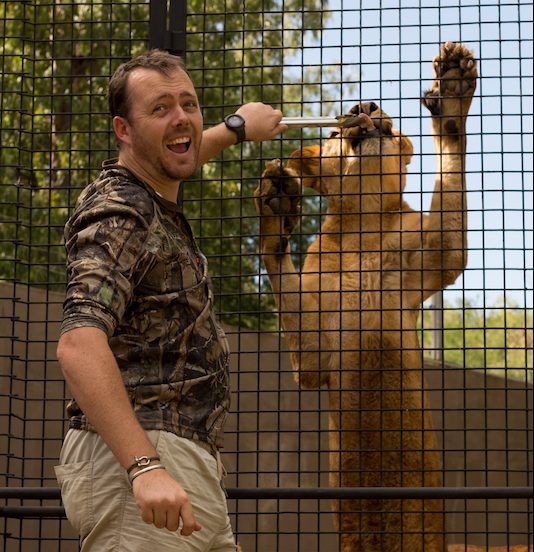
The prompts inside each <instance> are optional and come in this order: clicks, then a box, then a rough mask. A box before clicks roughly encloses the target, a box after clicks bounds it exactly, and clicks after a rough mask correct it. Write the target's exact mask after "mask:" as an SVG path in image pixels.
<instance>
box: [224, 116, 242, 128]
mask: <svg viewBox="0 0 534 552" xmlns="http://www.w3.org/2000/svg"><path fill="white" fill-rule="evenodd" d="M226 123H227V124H228V125H229V126H231V127H233V128H239V127H240V126H243V119H242V118H241V117H240V116H239V115H230V116H229V117H227V119H226Z"/></svg>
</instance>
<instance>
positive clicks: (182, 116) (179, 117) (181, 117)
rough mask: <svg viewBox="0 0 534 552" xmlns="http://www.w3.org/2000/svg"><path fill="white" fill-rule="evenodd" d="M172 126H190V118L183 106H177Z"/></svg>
mask: <svg viewBox="0 0 534 552" xmlns="http://www.w3.org/2000/svg"><path fill="white" fill-rule="evenodd" d="M172 124H173V125H174V126H186V125H189V117H188V115H187V113H186V111H185V110H184V109H183V108H182V106H180V105H177V106H176V107H175V108H174V109H173V112H172Z"/></svg>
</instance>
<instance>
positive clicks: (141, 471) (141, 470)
mask: <svg viewBox="0 0 534 552" xmlns="http://www.w3.org/2000/svg"><path fill="white" fill-rule="evenodd" d="M164 469H165V466H164V465H163V464H154V465H153V466H147V467H146V468H141V469H140V470H138V471H136V472H135V473H134V474H133V475H131V476H130V483H132V481H133V480H134V479H135V478H136V477H139V476H140V475H143V474H144V473H146V472H149V471H152V470H164Z"/></svg>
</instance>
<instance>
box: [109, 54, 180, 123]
mask: <svg viewBox="0 0 534 552" xmlns="http://www.w3.org/2000/svg"><path fill="white" fill-rule="evenodd" d="M140 67H142V68H145V69H153V70H154V71H158V72H159V73H161V74H163V75H166V76H167V77H168V76H170V75H171V74H172V73H173V72H174V71H176V70H178V69H180V70H182V71H185V72H186V73H187V69H186V66H185V62H184V60H183V59H182V58H181V57H179V56H175V55H173V54H169V52H166V51H164V50H157V49H154V50H149V51H148V52H146V53H144V54H140V55H138V56H136V57H134V58H132V59H131V60H130V61H127V62H126V63H123V64H122V65H119V67H117V69H116V70H115V72H114V73H113V76H112V77H111V79H110V81H109V84H108V103H109V112H110V113H111V117H115V116H117V115H118V116H119V117H124V118H125V119H128V115H129V110H130V104H129V101H128V98H129V93H128V77H129V75H130V72H131V71H133V70H134V69H138V68H140Z"/></svg>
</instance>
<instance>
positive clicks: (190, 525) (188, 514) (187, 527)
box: [180, 502, 200, 537]
mask: <svg viewBox="0 0 534 552" xmlns="http://www.w3.org/2000/svg"><path fill="white" fill-rule="evenodd" d="M180 517H181V518H182V523H183V525H182V530H181V531H180V534H181V535H183V536H184V537H188V536H189V535H191V534H192V533H193V531H200V524H199V523H198V522H197V521H196V519H195V515H194V514H193V508H192V507H191V503H190V502H186V503H184V505H183V506H182V510H181V511H180Z"/></svg>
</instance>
